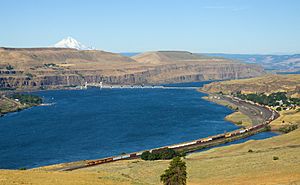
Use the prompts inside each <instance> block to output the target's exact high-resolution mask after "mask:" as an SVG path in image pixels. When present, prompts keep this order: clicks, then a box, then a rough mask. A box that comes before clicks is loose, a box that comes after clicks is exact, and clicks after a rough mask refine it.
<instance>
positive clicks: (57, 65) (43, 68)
mask: <svg viewBox="0 0 300 185" xmlns="http://www.w3.org/2000/svg"><path fill="white" fill-rule="evenodd" d="M262 74H264V71H263V69H262V68H261V67H260V66H257V65H250V64H243V63H239V62H235V61H231V60H226V59H222V58H213V57H206V56H202V55H196V54H192V53H189V52H150V53H145V54H141V55H138V56H134V57H132V58H129V57H125V56H121V55H118V54H114V53H109V52H104V51H98V50H91V51H79V50H75V49H61V48H60V49H59V48H32V49H15V48H0V88H55V87H60V86H73V85H83V84H84V83H85V82H88V83H99V82H103V83H105V84H155V83H174V82H191V81H203V80H223V79H236V78H247V77H254V76H260V75H262Z"/></svg>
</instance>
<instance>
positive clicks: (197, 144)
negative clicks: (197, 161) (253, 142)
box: [57, 96, 279, 171]
mask: <svg viewBox="0 0 300 185" xmlns="http://www.w3.org/2000/svg"><path fill="white" fill-rule="evenodd" d="M226 97H227V98H231V99H232V100H234V101H240V102H242V103H244V104H245V103H246V104H251V106H255V107H257V108H258V109H264V110H265V111H264V113H266V112H268V114H266V115H270V116H269V117H265V121H263V122H262V123H261V124H256V125H254V126H251V127H247V128H240V129H238V130H234V131H231V132H227V133H223V134H218V135H214V136H209V137H206V138H201V139H197V140H193V141H189V142H184V143H179V144H174V145H169V146H164V147H159V148H154V149H151V150H143V151H139V152H134V153H128V154H124V155H119V156H113V157H106V158H102V159H97V160H90V161H87V162H86V163H84V164H82V165H77V166H70V167H63V168H60V169H57V170H59V171H73V170H77V169H82V168H88V167H92V166H96V165H100V164H105V163H110V162H115V161H120V160H128V159H136V158H139V157H140V156H141V155H142V153H143V152H145V151H149V152H158V151H162V150H165V149H173V150H175V151H184V152H187V153H188V152H194V151H197V150H200V149H203V148H207V147H212V146H217V145H220V144H223V143H227V142H231V141H234V140H238V139H241V138H245V137H248V136H250V135H254V134H256V133H258V132H263V131H264V130H265V128H266V126H267V125H268V124H269V123H270V122H271V121H273V120H275V119H276V118H278V117H279V114H278V112H276V111H274V110H272V109H271V108H269V107H264V106H262V105H259V104H256V103H254V102H251V101H247V100H246V101H245V100H241V99H239V98H236V97H229V96H226Z"/></svg>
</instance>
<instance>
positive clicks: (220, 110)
mask: <svg viewBox="0 0 300 185" xmlns="http://www.w3.org/2000/svg"><path fill="white" fill-rule="evenodd" d="M202 84H203V83H192V84H179V85H182V86H201V85H202ZM33 94H37V95H40V96H42V97H43V98H44V101H45V102H46V103H53V105H51V106H39V107H33V108H30V109H27V110H24V111H21V112H18V113H11V114H8V115H6V116H4V117H2V118H0V133H1V134H0V168H8V169H16V168H21V167H25V168H33V167H38V166H44V165H50V164H56V163H62V162H69V161H77V160H83V159H94V158H101V157H106V156H112V155H118V154H120V153H122V152H133V151H139V150H144V149H149V148H154V147H159V146H164V145H168V144H174V143H179V142H183V141H188V140H193V139H197V138H202V137H206V136H209V135H214V134H218V133H223V132H224V131H232V130H234V129H237V126H235V125H233V124H231V123H229V122H227V121H225V120H224V117H225V116H226V115H227V114H230V113H231V112H232V111H231V110H230V109H228V108H226V107H223V106H220V105H217V104H214V103H211V102H207V101H205V100H203V99H201V97H202V96H204V94H202V93H199V92H197V91H196V90H183V89H176V90H175V89H102V90H100V89H97V88H91V89H88V90H58V91H42V92H36V93H33ZM267 137H271V136H270V135H268V134H266V135H263V137H262V138H267Z"/></svg>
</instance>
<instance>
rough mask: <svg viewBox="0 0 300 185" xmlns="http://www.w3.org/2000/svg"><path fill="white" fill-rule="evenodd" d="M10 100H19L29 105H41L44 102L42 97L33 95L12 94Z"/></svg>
mask: <svg viewBox="0 0 300 185" xmlns="http://www.w3.org/2000/svg"><path fill="white" fill-rule="evenodd" d="M10 98H12V99H17V100H19V102H20V103H22V104H28V105H39V104H41V103H42V102H43V100H42V98H41V97H39V96H36V95H32V94H12V95H11V96H10Z"/></svg>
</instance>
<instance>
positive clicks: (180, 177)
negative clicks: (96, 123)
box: [160, 157, 187, 185]
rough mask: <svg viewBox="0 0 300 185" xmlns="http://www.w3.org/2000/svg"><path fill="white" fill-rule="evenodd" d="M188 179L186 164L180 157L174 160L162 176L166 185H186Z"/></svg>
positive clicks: (161, 178) (161, 179)
mask: <svg viewBox="0 0 300 185" xmlns="http://www.w3.org/2000/svg"><path fill="white" fill-rule="evenodd" d="M186 179H187V173H186V164H185V162H183V161H182V160H181V159H180V157H175V158H173V160H172V161H171V163H170V166H169V168H168V169H166V170H165V173H164V174H162V175H161V176H160V181H162V182H163V183H164V185H186Z"/></svg>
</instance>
